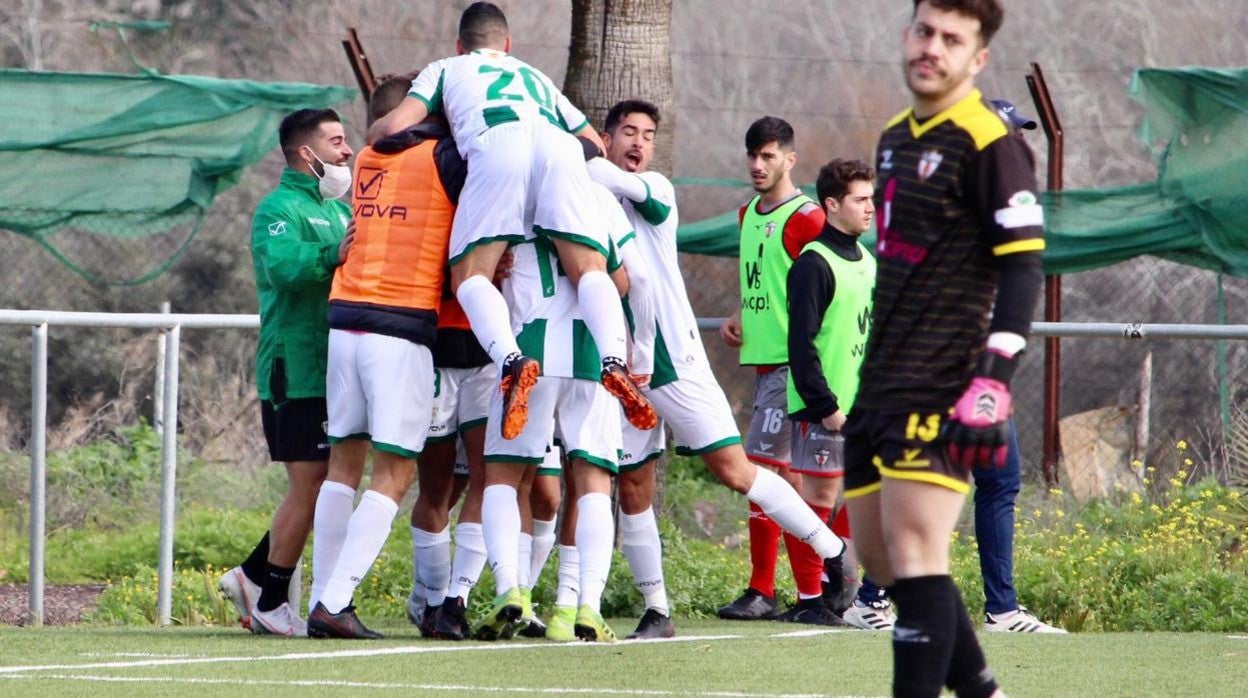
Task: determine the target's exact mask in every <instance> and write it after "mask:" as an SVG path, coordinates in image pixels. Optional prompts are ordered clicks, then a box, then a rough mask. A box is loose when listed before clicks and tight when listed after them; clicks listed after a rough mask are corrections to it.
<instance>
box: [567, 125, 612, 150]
mask: <svg viewBox="0 0 1248 698" xmlns="http://www.w3.org/2000/svg"><path fill="white" fill-rule="evenodd" d="M572 135H573V136H576V137H578V138H584V139H586V140H588V141H590V142H591V143H593V144H594V145H596V146H598V152H600V153H605V152H607V146H606V145H605V144H604V143H603V142H602V136H600V135H598V132H597V131H595V130H594V127H593V126H590V125H589V122H588V121H586V122H585V125H584V126H582V127H580V128H579V129H577V130H576V131H573V132H572Z"/></svg>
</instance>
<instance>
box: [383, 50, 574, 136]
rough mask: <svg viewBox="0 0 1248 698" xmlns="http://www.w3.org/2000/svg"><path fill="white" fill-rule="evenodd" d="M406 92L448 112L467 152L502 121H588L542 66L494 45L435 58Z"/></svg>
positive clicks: (566, 126) (568, 126) (570, 127)
mask: <svg viewBox="0 0 1248 698" xmlns="http://www.w3.org/2000/svg"><path fill="white" fill-rule="evenodd" d="M407 94H408V96H409V97H415V98H416V99H419V100H420V101H421V102H424V103H425V106H426V107H428V108H429V112H430V113H435V114H436V113H441V114H443V115H444V116H446V120H447V122H448V123H449V124H450V126H451V133H452V135H454V137H455V143H456V144H457V145H458V146H459V152H460V154H461V155H463V156H464V157H467V152H468V146H469V145H470V144H471V143H472V141H473V140H475V139H476V137H477V136H479V135H481V134H482V133H485V132H486V131H487V130H488V129H489V128H490V127H492V126H497V125H499V124H506V123H512V122H520V123H531V124H549V125H553V126H555V127H557V128H560V129H562V130H565V131H568V132H570V133H576V132H577V131H579V130H581V129H582V128H584V127H585V126H586V125H587V124H588V123H589V120H588V119H586V118H585V115H584V114H583V113H581V111H580V110H579V109H577V108H576V107H574V106H573V105H572V103H571V102H569V101H568V98H567V97H565V96H563V93H562V92H560V91H559V89H558V88H556V87H555V84H554V82H553V81H552V80H551V79H550V78H548V77H546V75H545V74H543V73H542V72H541V71H540V70H538V69H537V68H534V67H532V66H530V65H529V64H527V63H525V62H524V61H522V60H520V59H518V58H516V57H514V56H511V55H509V54H507V53H504V52H502V51H495V50H493V49H478V50H476V51H473V52H471V53H466V54H463V55H460V56H454V57H452V58H443V59H441V60H437V61H434V62H433V63H430V64H429V65H428V66H426V67H425V69H424V70H422V71H420V74H419V75H417V76H416V79H415V80H413V81H412V86H411V88H410V89H409V90H408V93H407Z"/></svg>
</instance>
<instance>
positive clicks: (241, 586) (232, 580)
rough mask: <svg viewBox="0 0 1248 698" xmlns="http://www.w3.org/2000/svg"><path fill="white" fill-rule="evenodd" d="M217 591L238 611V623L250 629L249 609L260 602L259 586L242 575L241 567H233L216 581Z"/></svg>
mask: <svg viewBox="0 0 1248 698" xmlns="http://www.w3.org/2000/svg"><path fill="white" fill-rule="evenodd" d="M217 589H218V590H219V591H220V592H221V595H222V596H224V597H225V598H227V599H229V600H230V602H231V603H233V604H234V610H236V611H238V622H239V623H240V624H241V625H242V626H243V627H244V628H250V627H251V609H253V608H255V606H256V602H257V601H259V600H260V585H259V584H256V583H255V582H252V581H251V580H250V579H248V578H247V575H245V574H243V568H242V567H234V568H232V569H230V570H227V571H226V573H225V574H223V575H221V578H220V579H218V580H217Z"/></svg>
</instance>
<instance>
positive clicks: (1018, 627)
mask: <svg viewBox="0 0 1248 698" xmlns="http://www.w3.org/2000/svg"><path fill="white" fill-rule="evenodd" d="M984 630H987V631H988V632H990V633H1049V634H1052V635H1065V634H1066V630H1064V629H1062V628H1059V627H1057V626H1055V625H1049V624H1048V623H1045V622H1044V621H1042V620H1040V619H1039V618H1037V617H1035V616H1034V615H1032V613H1031V611H1028V610H1027V609H1026V608H1024V607H1023V606H1019V607H1018V610H1016V611H1010V612H1009V613H1000V614H997V613H985V614H984Z"/></svg>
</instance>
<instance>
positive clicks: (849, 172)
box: [815, 158, 875, 206]
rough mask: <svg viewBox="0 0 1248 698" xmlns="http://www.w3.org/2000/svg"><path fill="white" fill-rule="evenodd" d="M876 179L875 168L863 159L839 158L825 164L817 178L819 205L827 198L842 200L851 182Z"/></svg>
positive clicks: (816, 193)
mask: <svg viewBox="0 0 1248 698" xmlns="http://www.w3.org/2000/svg"><path fill="white" fill-rule="evenodd" d="M873 179H875V170H873V169H871V166H870V165H868V164H867V163H865V162H863V161H861V160H845V159H843V158H837V159H835V160H833V161H832V162H829V163H828V164H826V165H824V166H823V167H822V168H820V170H819V177H818V178H816V179H815V196H817V197H818V198H819V205H820V206H823V202H824V201H826V200H827V199H836V200H837V201H840V200H841V199H844V198H845V195H846V194H848V193H849V184H850V182H856V181H859V180H863V181H867V182H870V181H871V180H873Z"/></svg>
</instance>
